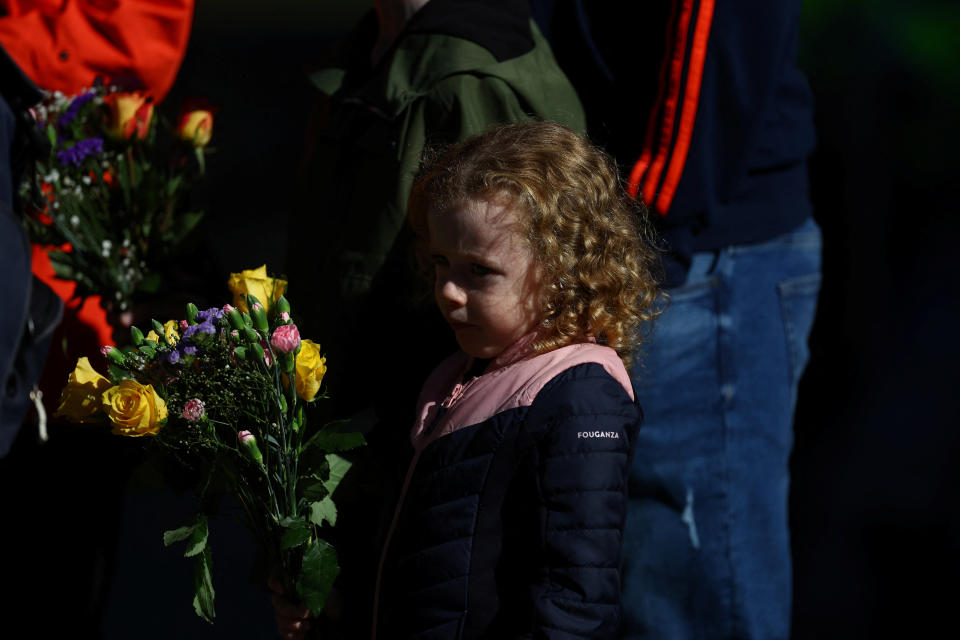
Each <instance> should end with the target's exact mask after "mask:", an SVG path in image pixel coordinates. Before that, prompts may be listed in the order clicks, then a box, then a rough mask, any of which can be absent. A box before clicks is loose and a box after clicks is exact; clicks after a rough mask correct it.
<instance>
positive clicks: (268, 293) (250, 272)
mask: <svg viewBox="0 0 960 640" xmlns="http://www.w3.org/2000/svg"><path fill="white" fill-rule="evenodd" d="M227 286H228V287H229V288H230V291H231V292H233V306H235V307H236V308H237V309H239V310H240V311H250V309H249V308H248V307H247V304H246V303H245V302H244V301H243V299H242V298H241V297H240V295H241V294H244V293H246V294H248V295H252V296H254V297H255V298H256V299H257V300H259V301H260V304H262V305H263V309H264V311H269V310H270V307H271V306H272V305H273V303H274V302H276V300H277V298H279V297H280V296H282V295H283V293H284V292H285V291H286V290H287V281H286V280H281V279H280V278H271V277H270V276H268V275H267V265H263V266H261V267H259V268H257V269H246V270H244V271H241V272H240V273H231V274H230V279H229V280H228V281H227Z"/></svg>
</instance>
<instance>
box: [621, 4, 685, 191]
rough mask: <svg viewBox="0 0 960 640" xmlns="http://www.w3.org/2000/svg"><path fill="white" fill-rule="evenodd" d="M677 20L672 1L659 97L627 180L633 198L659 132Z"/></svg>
mask: <svg viewBox="0 0 960 640" xmlns="http://www.w3.org/2000/svg"><path fill="white" fill-rule="evenodd" d="M676 20H677V3H676V2H671V3H670V18H669V19H668V20H667V26H666V34H665V35H664V39H663V41H664V52H663V63H662V64H661V65H660V73H659V75H658V76H657V97H656V99H655V100H654V101H653V105H652V106H651V108H650V116H649V117H648V118H647V133H646V135H645V136H644V138H643V149H642V151H641V153H640V158H639V159H638V160H637V161H636V163H634V165H633V169H632V170H631V171H630V177H629V179H628V180H627V194H629V196H630V197H631V198H636V197H637V196H641V197H642V194H641V193H640V180H641V178H643V173H644V172H645V171H646V170H647V167H649V166H650V157H651V156H652V155H653V152H652V149H653V138H654V135H655V134H656V132H657V116H659V115H660V107H661V104H662V103H663V96H664V94H665V93H666V91H667V68H668V67H669V66H670V57H671V56H670V52H671V51H672V45H673V37H672V36H673V33H674V24H675V23H676Z"/></svg>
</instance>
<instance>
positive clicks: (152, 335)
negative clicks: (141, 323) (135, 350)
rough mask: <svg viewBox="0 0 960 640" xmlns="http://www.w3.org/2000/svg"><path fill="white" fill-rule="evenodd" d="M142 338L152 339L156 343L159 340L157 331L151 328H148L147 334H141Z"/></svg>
mask: <svg viewBox="0 0 960 640" xmlns="http://www.w3.org/2000/svg"><path fill="white" fill-rule="evenodd" d="M143 339H144V340H153V341H154V342H158V343H159V342H160V336H158V335H157V332H156V331H154V330H153V329H150V333H148V334H147V335H145V336H143Z"/></svg>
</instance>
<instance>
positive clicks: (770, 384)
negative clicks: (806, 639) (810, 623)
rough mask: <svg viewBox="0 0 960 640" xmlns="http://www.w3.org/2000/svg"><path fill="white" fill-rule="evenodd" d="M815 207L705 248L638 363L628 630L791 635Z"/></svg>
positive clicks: (638, 633) (815, 263) (644, 634)
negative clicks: (772, 230) (793, 495)
mask: <svg viewBox="0 0 960 640" xmlns="http://www.w3.org/2000/svg"><path fill="white" fill-rule="evenodd" d="M820 249H821V240H820V231H819V228H818V227H817V225H816V223H815V222H814V221H813V220H812V219H811V220H808V221H807V222H805V223H804V224H803V225H801V226H800V227H799V228H797V229H796V230H794V231H793V232H791V233H788V234H786V235H783V236H780V237H778V238H775V239H773V240H771V241H768V242H764V243H760V244H753V245H739V246H731V247H726V248H724V249H722V250H719V251H716V252H710V253H701V254H696V255H695V256H694V259H693V264H692V268H691V270H690V273H689V276H688V278H687V281H686V282H685V283H684V285H683V286H682V287H678V288H676V289H674V290H672V291H670V295H671V300H670V303H669V305H668V308H667V310H666V311H665V313H664V314H663V315H662V316H661V317H660V318H659V319H658V320H657V322H656V323H655V327H654V333H653V335H652V336H651V340H650V341H649V343H648V345H647V350H646V352H644V353H642V354H641V357H640V359H639V365H638V366H637V367H635V369H634V371H633V373H632V375H633V377H634V380H633V381H634V386H635V388H636V390H637V395H638V397H639V399H640V403H641V406H642V407H643V410H644V423H643V426H642V427H641V429H640V435H639V438H638V446H637V451H636V455H635V458H634V462H633V467H632V469H631V477H630V505H629V508H628V513H627V526H626V532H625V539H624V590H623V616H624V627H623V630H624V637H629V638H669V639H671V640H673V639H677V638H681V639H684V638H762V639H763V640H774V639H777V638H787V637H789V632H790V604H791V596H792V585H791V560H790V537H789V531H788V526H787V491H788V483H789V477H788V467H787V465H788V460H789V456H790V450H791V447H792V444H793V429H792V421H793V410H794V406H795V404H796V395H797V383H798V382H799V379H800V376H801V374H802V373H803V369H804V366H805V365H806V362H807V358H808V355H809V354H808V350H807V337H808V334H809V332H810V328H811V325H812V324H813V316H814V311H815V309H816V301H817V294H818V292H819V289H820Z"/></svg>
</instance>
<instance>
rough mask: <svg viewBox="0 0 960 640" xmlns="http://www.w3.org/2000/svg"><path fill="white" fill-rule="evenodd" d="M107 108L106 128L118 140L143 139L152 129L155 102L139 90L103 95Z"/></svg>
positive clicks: (108, 133)
mask: <svg viewBox="0 0 960 640" xmlns="http://www.w3.org/2000/svg"><path fill="white" fill-rule="evenodd" d="M103 104H104V105H105V106H106V108H107V121H106V124H105V126H104V130H105V131H106V132H107V135H109V136H110V137H112V138H115V139H117V140H129V139H130V138H136V139H137V140H143V139H144V138H146V137H147V133H148V132H149V131H150V121H151V120H152V119H153V102H151V100H150V98H149V97H147V96H145V95H143V94H142V93H140V92H138V91H134V92H133V93H108V94H107V95H105V96H104V97H103Z"/></svg>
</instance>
